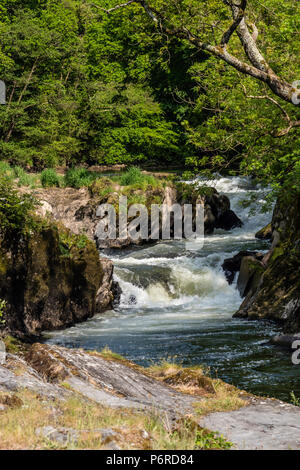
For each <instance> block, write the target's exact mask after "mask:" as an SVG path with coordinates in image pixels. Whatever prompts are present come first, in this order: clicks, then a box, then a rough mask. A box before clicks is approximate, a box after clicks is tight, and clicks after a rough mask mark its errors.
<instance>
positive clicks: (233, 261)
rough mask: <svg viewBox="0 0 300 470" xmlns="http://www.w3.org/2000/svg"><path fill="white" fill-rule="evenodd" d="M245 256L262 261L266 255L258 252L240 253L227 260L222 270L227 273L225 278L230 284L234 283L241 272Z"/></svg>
mask: <svg viewBox="0 0 300 470" xmlns="http://www.w3.org/2000/svg"><path fill="white" fill-rule="evenodd" d="M245 256H253V257H255V258H256V259H258V260H259V261H262V259H263V256H264V255H263V254H261V253H257V252H256V251H240V252H239V253H238V254H237V255H235V256H233V257H232V258H227V259H225V260H224V262H223V264H222V269H223V270H224V272H225V277H226V279H227V281H228V283H229V284H232V283H233V281H234V278H235V275H236V273H237V272H239V271H240V269H241V263H242V259H243V258H244V257H245Z"/></svg>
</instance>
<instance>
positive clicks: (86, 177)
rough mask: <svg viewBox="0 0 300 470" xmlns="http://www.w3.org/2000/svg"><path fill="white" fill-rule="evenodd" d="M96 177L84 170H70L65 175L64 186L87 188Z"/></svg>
mask: <svg viewBox="0 0 300 470" xmlns="http://www.w3.org/2000/svg"><path fill="white" fill-rule="evenodd" d="M96 176H97V175H96V174H93V173H91V172H90V171H88V170H86V169H85V168H70V169H69V170H68V171H67V173H66V175H65V185H66V186H69V187H71V188H76V189H79V188H82V187H83V186H89V185H90V184H91V183H92V181H93V180H94V179H95V178H96Z"/></svg>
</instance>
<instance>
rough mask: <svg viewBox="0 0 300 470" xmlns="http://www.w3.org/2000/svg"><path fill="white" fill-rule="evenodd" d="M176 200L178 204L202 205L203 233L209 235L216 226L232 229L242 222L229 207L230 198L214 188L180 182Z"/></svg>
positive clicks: (239, 225)
mask: <svg viewBox="0 0 300 470" xmlns="http://www.w3.org/2000/svg"><path fill="white" fill-rule="evenodd" d="M177 201H178V202H179V203H180V204H182V205H183V204H193V205H194V206H195V205H196V204H203V205H204V233H205V235H211V234H212V233H213V232H214V230H215V229H216V228H221V229H224V230H232V229H233V228H236V227H241V226H242V225H243V222H242V221H241V220H240V219H239V217H238V216H237V215H236V214H235V213H234V212H233V211H232V210H231V209H230V200H229V198H228V197H227V196H226V195H225V194H220V193H218V191H217V190H216V189H215V188H212V187H207V186H202V187H201V186H200V187H199V186H195V185H190V184H185V183H181V184H179V185H177Z"/></svg>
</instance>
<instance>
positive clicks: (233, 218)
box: [216, 210, 244, 230]
mask: <svg viewBox="0 0 300 470" xmlns="http://www.w3.org/2000/svg"><path fill="white" fill-rule="evenodd" d="M243 225H244V224H243V222H242V221H241V219H240V218H239V217H238V216H237V215H236V214H235V213H234V212H233V211H232V210H227V211H225V212H223V213H222V214H221V215H220V216H219V217H218V219H217V221H216V228H222V229H223V230H232V229H234V228H237V227H242V226H243Z"/></svg>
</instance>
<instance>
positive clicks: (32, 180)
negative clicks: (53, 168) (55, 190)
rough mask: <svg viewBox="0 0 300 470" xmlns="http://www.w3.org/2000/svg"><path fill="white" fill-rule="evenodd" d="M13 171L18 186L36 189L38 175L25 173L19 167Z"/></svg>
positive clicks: (38, 182) (15, 167)
mask: <svg viewBox="0 0 300 470" xmlns="http://www.w3.org/2000/svg"><path fill="white" fill-rule="evenodd" d="M13 171H14V174H15V176H16V177H17V178H18V186H30V187H31V188H36V187H37V186H39V185H40V177H39V176H38V175H34V174H29V173H26V172H25V171H24V170H23V168H22V167H20V166H14V168H13Z"/></svg>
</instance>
